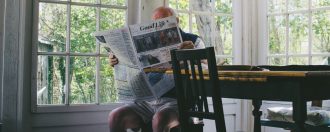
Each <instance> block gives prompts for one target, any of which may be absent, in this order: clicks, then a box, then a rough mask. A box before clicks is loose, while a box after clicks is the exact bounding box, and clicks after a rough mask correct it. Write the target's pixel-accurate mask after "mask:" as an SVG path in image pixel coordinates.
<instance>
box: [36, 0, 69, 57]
mask: <svg viewBox="0 0 330 132" xmlns="http://www.w3.org/2000/svg"><path fill="white" fill-rule="evenodd" d="M49 14H52V15H49ZM66 17H67V13H66V5H62V4H61V5H60V4H48V3H40V4H39V34H38V41H39V44H38V51H40V52H42V51H45V52H63V51H65V42H66V28H67V27H66V22H67V21H66Z"/></svg>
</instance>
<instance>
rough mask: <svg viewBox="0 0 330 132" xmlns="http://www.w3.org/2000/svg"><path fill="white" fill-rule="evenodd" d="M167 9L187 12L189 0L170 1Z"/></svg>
mask: <svg viewBox="0 0 330 132" xmlns="http://www.w3.org/2000/svg"><path fill="white" fill-rule="evenodd" d="M169 2H170V3H169V7H171V8H173V9H178V10H189V0H170V1H169Z"/></svg>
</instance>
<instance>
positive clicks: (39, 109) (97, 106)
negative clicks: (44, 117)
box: [31, 0, 129, 113]
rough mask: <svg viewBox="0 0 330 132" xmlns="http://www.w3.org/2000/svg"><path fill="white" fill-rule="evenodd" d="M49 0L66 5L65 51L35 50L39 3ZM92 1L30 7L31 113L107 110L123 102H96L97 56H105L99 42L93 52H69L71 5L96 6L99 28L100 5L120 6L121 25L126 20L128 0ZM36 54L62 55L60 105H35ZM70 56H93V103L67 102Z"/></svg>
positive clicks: (98, 79) (35, 3)
mask: <svg viewBox="0 0 330 132" xmlns="http://www.w3.org/2000/svg"><path fill="white" fill-rule="evenodd" d="M40 2H42V3H53V4H63V5H66V6H67V11H66V12H67V16H66V17H67V18H66V19H67V23H66V24H67V25H69V26H67V30H66V51H65V52H39V51H38V45H37V44H38V20H39V3H40ZM96 3H98V4H94V3H80V2H72V1H71V0H68V1H57V0H35V1H34V3H33V5H34V10H33V12H34V13H33V14H34V16H33V44H32V45H33V46H32V63H33V64H32V89H31V102H32V103H31V105H32V107H31V108H32V112H36V113H43V112H75V111H108V110H111V109H114V108H117V107H119V106H120V105H123V104H122V103H109V104H101V103H100V102H99V82H100V78H99V77H100V57H107V55H106V54H102V53H100V44H97V45H96V52H95V53H71V51H70V25H71V24H70V22H71V18H70V17H71V16H70V13H71V5H75V6H82V7H95V8H96V29H97V30H100V25H99V24H100V11H101V8H103V9H104V8H108V9H122V10H125V11H126V17H125V22H126V23H125V25H127V22H128V18H127V16H128V9H129V8H128V0H126V4H125V6H114V5H102V4H101V2H100V0H96ZM38 55H56V56H64V57H65V60H66V61H65V63H66V64H65V68H66V73H65V78H66V79H65V84H66V86H65V90H66V91H65V93H66V95H65V103H64V104H43V105H38V104H37V81H38V80H37V67H38ZM72 56H83V57H95V60H96V71H95V74H96V78H95V80H96V91H95V98H96V99H95V101H96V102H95V103H89V104H70V103H69V102H70V100H69V99H70V98H69V96H70V84H68V83H69V80H68V78H69V69H68V68H69V64H70V57H72Z"/></svg>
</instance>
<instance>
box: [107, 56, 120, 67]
mask: <svg viewBox="0 0 330 132" xmlns="http://www.w3.org/2000/svg"><path fill="white" fill-rule="evenodd" d="M109 63H110V66H112V67H113V66H115V65H117V64H118V58H117V57H116V56H115V55H114V54H112V53H110V54H109Z"/></svg>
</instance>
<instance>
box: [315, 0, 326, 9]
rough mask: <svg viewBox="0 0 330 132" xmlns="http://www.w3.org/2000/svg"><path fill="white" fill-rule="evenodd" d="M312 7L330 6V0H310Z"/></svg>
mask: <svg viewBox="0 0 330 132" xmlns="http://www.w3.org/2000/svg"><path fill="white" fill-rule="evenodd" d="M312 5H313V7H315V8H317V7H324V6H330V0H312Z"/></svg>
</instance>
